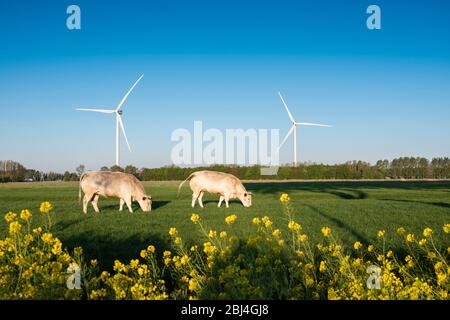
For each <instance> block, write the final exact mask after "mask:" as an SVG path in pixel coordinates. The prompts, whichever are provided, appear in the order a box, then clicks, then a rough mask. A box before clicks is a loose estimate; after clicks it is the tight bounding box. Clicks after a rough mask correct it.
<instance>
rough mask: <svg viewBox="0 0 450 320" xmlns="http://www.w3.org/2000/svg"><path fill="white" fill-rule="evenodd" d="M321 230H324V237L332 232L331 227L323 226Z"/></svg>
mask: <svg viewBox="0 0 450 320" xmlns="http://www.w3.org/2000/svg"><path fill="white" fill-rule="evenodd" d="M320 231H322V234H323V236H324V237H328V236H330V234H331V229H330V228H329V227H323V228H322V229H321V230H320Z"/></svg>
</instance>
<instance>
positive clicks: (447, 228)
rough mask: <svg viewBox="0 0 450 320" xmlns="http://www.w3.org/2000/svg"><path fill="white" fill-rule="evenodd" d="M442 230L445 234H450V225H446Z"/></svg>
mask: <svg viewBox="0 0 450 320" xmlns="http://www.w3.org/2000/svg"><path fill="white" fill-rule="evenodd" d="M442 230H444V232H445V233H450V223H446V224H444V226H443V227H442Z"/></svg>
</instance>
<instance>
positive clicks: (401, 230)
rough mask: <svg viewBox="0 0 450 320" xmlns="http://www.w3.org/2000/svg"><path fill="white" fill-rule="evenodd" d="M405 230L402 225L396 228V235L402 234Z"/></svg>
mask: <svg viewBox="0 0 450 320" xmlns="http://www.w3.org/2000/svg"><path fill="white" fill-rule="evenodd" d="M405 232H406V230H405V228H403V227H400V228H398V229H397V234H398V235H402V234H404V233H405Z"/></svg>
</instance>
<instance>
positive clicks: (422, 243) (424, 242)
mask: <svg viewBox="0 0 450 320" xmlns="http://www.w3.org/2000/svg"><path fill="white" fill-rule="evenodd" d="M426 244H427V239H421V240H420V241H419V246H421V247H423V246H424V245H426Z"/></svg>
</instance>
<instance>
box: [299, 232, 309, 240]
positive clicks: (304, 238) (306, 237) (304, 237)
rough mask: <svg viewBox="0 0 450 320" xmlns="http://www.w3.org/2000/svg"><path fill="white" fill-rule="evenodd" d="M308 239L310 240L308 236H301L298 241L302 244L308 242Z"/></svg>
mask: <svg viewBox="0 0 450 320" xmlns="http://www.w3.org/2000/svg"><path fill="white" fill-rule="evenodd" d="M306 239H308V236H307V235H306V234H301V235H299V236H298V241H300V242H303V241H306Z"/></svg>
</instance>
